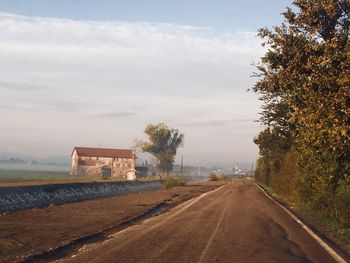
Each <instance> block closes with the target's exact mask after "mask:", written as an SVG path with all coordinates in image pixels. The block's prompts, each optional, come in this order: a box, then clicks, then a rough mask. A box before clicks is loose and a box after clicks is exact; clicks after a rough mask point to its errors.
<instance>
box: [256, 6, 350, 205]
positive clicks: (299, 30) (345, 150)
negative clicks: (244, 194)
mask: <svg viewBox="0 0 350 263" xmlns="http://www.w3.org/2000/svg"><path fill="white" fill-rule="evenodd" d="M293 4H294V5H295V6H296V11H293V10H292V9H290V8H288V9H287V11H286V12H284V13H283V15H284V17H285V20H286V21H285V23H283V24H282V25H280V26H275V27H274V29H273V30H269V29H267V28H263V29H260V31H259V35H260V36H261V37H262V38H264V39H266V42H265V43H264V45H267V46H268V51H267V53H266V54H265V56H264V57H263V58H262V60H261V63H260V64H259V65H258V67H257V68H258V73H257V74H256V76H258V77H259V78H260V80H259V81H258V82H257V84H256V85H255V86H254V88H253V89H254V91H255V92H257V93H259V94H260V99H261V100H262V101H263V102H264V106H263V112H262V117H261V122H262V123H263V124H265V125H267V126H268V127H269V129H270V130H269V132H268V131H265V132H264V133H263V134H261V135H259V136H258V138H257V139H256V140H255V141H256V143H257V144H258V145H259V148H260V152H262V153H265V152H268V151H269V150H271V142H272V141H275V142H277V143H276V146H275V148H276V149H277V148H278V151H280V152H281V147H282V149H283V147H284V148H285V147H290V148H293V150H296V152H297V155H298V165H299V167H300V169H301V171H302V174H303V184H304V189H303V190H304V192H305V194H306V196H307V197H308V199H309V200H312V201H315V202H317V199H319V200H325V199H327V200H331V199H332V196H334V195H335V194H336V191H337V189H338V187H339V185H342V184H347V185H349V184H350V107H349V105H350V41H349V29H350V1H348V0H314V1H310V0H294V1H293ZM276 136H277V137H279V138H276ZM285 138H288V140H289V142H290V144H289V145H288V140H284V139H285ZM283 141H284V142H285V144H284V145H281V143H280V142H283ZM266 142H269V143H266ZM278 151H277V152H278ZM277 152H275V155H276V154H277ZM325 196H326V198H325Z"/></svg>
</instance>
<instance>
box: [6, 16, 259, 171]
mask: <svg viewBox="0 0 350 263" xmlns="http://www.w3.org/2000/svg"><path fill="white" fill-rule="evenodd" d="M259 43H260V41H259V39H257V38H256V37H255V33H251V32H231V33H215V32H213V31H212V30H211V29H210V28H198V27H191V26H180V25H172V24H152V23H129V22H128V23H127V22H121V21H109V22H92V21H74V20H65V19H54V18H42V17H24V16H17V15H12V14H5V13H0V67H1V68H2V70H1V72H0V82H1V83H0V95H1V97H2V98H3V100H4V101H6V102H4V103H3V104H2V107H1V108H0V117H1V118H2V122H3V126H2V127H3V128H2V130H0V135H1V136H0V146H1V147H2V148H5V149H6V148H11V149H17V150H18V151H22V152H27V153H28V152H32V153H33V152H34V153H36V154H39V155H40V154H52V153H55V154H56V153H61V154H64V153H69V152H70V148H71V147H72V146H74V145H76V144H84V145H97V144H99V143H102V144H103V145H105V146H111V147H117V146H122V147H127V146H129V145H130V144H131V143H132V141H133V139H134V138H136V137H140V136H143V135H142V130H143V128H144V126H145V125H146V124H147V123H148V122H157V121H166V122H167V123H169V125H173V126H175V127H177V128H179V129H180V130H181V129H182V130H184V131H185V133H186V137H187V138H188V139H186V148H185V149H184V151H185V152H186V151H188V152H189V153H191V156H192V157H191V162H193V163H196V162H197V163H201V164H203V163H208V162H210V163H208V164H209V165H211V164H213V163H215V161H217V159H218V158H219V159H220V161H222V160H225V161H227V162H229V160H231V159H230V158H231V156H232V155H233V154H234V153H235V152H237V156H238V153H239V152H241V153H242V156H244V157H243V158H244V161H246V159H249V158H254V157H255V156H256V148H255V146H254V145H253V144H252V142H251V139H252V138H251V137H252V134H254V133H255V132H256V131H257V129H258V128H257V125H256V123H254V122H244V127H245V128H244V129H246V130H247V133H246V134H245V135H239V136H240V139H239V140H238V139H236V138H232V137H234V136H235V135H234V134H235V132H238V130H237V129H238V128H237V127H236V128H233V127H232V126H230V125H218V124H223V123H225V124H226V121H225V120H242V119H256V118H257V115H256V112H257V108H258V103H257V101H256V97H255V95H253V94H248V93H246V90H247V89H248V88H250V87H251V86H252V85H253V83H254V82H253V81H254V80H253V79H251V78H250V76H251V75H252V71H253V70H254V68H253V67H252V66H251V65H250V64H251V62H253V61H258V59H259V57H260V56H261V55H262V54H263V52H264V50H263V49H262V48H261V47H260V44H259ZM113 117H115V118H114V119H113ZM28 118H33V119H32V121H30V122H29V121H28ZM210 123H212V124H213V125H209V124H210ZM230 123H231V122H230ZM237 123H240V124H239V125H238V124H237V125H238V126H240V125H241V124H242V122H237ZM189 124H194V125H189ZM202 124H206V125H205V126H206V128H205V130H206V131H205V133H207V132H208V134H207V136H204V135H203V136H199V137H200V138H201V140H205V141H206V142H203V141H200V140H198V139H193V138H194V136H195V134H196V133H198V132H200V129H203V125H202ZM242 125H243V124H242ZM223 126H225V127H223ZM48 127H49V128H48ZM207 127H208V128H207ZM242 127H243V126H242ZM9 129H13V130H14V132H13V133H12V134H5V133H6V132H8V130H9ZM19 129H20V131H21V132H19ZM230 129H232V130H230ZM57 131H60V132H57ZM222 131H226V133H223V134H222V135H221V137H220V138H218V139H215V140H212V136H215V134H216V133H221V132H222ZM249 131H250V132H249ZM52 132H54V133H55V134H56V137H55V139H56V140H61V141H62V142H64V143H61V144H59V143H56V142H55V143H53V142H52V138H51V137H50V136H51V135H52ZM36 134H40V138H38V139H37V140H36V139H35V136H36ZM19 137H20V139H19ZM39 141H41V142H44V143H45V144H47V145H48V146H45V147H43V146H40V144H38V143H37V142H39ZM50 143H51V144H52V145H55V147H57V148H56V149H55V150H53V149H52V148H50V147H49V145H50ZM203 143H207V147H208V151H209V152H210V150H212V151H213V152H220V151H221V152H222V154H221V155H219V156H218V155H216V156H214V157H215V158H214V157H213V158H210V157H209V156H210V154H205V155H204V154H202V153H203V150H202V149H201V150H199V148H201V147H202V145H203ZM21 145H25V147H24V146H23V147H22V146H21ZM237 146H239V147H237ZM228 147H229V150H228ZM238 148H239V149H238ZM220 149H221V150H220ZM50 151H51V152H50Z"/></svg>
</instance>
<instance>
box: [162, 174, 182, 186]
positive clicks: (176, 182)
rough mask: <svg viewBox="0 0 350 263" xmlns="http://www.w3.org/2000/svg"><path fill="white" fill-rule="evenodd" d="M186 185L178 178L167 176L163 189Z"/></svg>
mask: <svg viewBox="0 0 350 263" xmlns="http://www.w3.org/2000/svg"><path fill="white" fill-rule="evenodd" d="M184 185H186V183H185V181H184V180H183V179H182V178H180V177H179V176H167V177H166V178H165V180H164V187H165V188H166V189H168V188H171V187H175V186H184Z"/></svg>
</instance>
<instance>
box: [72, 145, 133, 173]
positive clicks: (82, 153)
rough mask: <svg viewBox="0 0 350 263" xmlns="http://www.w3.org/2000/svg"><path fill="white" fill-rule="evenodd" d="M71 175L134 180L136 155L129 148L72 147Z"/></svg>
mask: <svg viewBox="0 0 350 263" xmlns="http://www.w3.org/2000/svg"><path fill="white" fill-rule="evenodd" d="M71 157H72V170H71V174H72V175H79V176H102V177H103V178H108V177H120V178H127V179H128V180H135V178H136V176H135V161H136V155H135V152H134V150H131V149H109V148H90V147H74V149H73V151H72V155H71Z"/></svg>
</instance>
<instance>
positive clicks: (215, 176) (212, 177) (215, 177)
mask: <svg viewBox="0 0 350 263" xmlns="http://www.w3.org/2000/svg"><path fill="white" fill-rule="evenodd" d="M222 180H225V177H224V176H223V175H222V174H218V173H215V172H212V173H210V175H209V181H222Z"/></svg>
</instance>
